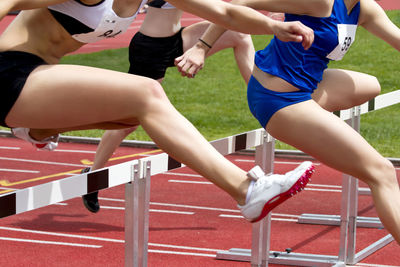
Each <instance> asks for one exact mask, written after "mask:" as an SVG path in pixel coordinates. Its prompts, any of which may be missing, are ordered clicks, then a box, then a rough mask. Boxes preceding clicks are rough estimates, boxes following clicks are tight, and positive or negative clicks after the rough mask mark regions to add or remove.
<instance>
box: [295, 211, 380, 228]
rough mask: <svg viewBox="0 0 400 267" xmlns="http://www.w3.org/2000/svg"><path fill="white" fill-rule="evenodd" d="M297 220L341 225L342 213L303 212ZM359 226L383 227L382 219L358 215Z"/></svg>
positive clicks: (299, 221)
mask: <svg viewBox="0 0 400 267" xmlns="http://www.w3.org/2000/svg"><path fill="white" fill-rule="evenodd" d="M297 222H298V223H303V224H320V225H340V215H326V214H310V213H303V214H301V215H300V217H299V219H298V221H297ZM357 227H364V228H378V229H383V225H382V223H381V221H380V220H379V218H375V217H362V216H358V217H357Z"/></svg>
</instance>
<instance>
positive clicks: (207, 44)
mask: <svg viewBox="0 0 400 267" xmlns="http://www.w3.org/2000/svg"><path fill="white" fill-rule="evenodd" d="M197 44H198V45H199V46H200V47H202V48H205V49H206V50H207V51H208V50H210V49H211V47H212V45H211V44H209V43H207V42H206V41H204V40H203V39H201V38H199V41H198V42H197Z"/></svg>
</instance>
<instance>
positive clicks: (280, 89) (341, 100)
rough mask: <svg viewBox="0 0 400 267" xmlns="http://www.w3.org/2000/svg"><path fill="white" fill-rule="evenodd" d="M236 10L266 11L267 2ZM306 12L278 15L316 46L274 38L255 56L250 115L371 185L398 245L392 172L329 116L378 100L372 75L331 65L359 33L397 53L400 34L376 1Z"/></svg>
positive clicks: (336, 2) (349, 0) (399, 219)
mask: <svg viewBox="0 0 400 267" xmlns="http://www.w3.org/2000/svg"><path fill="white" fill-rule="evenodd" d="M239 2H241V3H242V4H244V5H247V6H250V7H254V8H269V7H268V6H266V5H265V4H263V1H262V0H243V1H240V0H239ZM307 8H308V6H307V5H304V7H296V8H293V7H292V6H286V7H283V8H282V9H280V10H282V11H284V12H286V13H287V14H286V15H285V18H286V21H295V20H296V21H300V22H302V23H304V25H307V26H308V27H310V28H312V29H313V30H314V34H315V39H314V43H313V45H312V46H311V47H310V48H309V49H307V50H305V49H303V47H301V46H299V45H298V44H296V43H291V42H289V43H283V42H280V41H279V40H277V39H276V38H274V39H273V40H272V41H271V42H270V43H269V45H268V46H267V47H266V48H265V49H263V50H260V51H257V52H256V56H255V65H256V66H255V68H254V71H253V77H252V78H251V79H250V82H249V85H248V104H249V107H250V110H251V112H252V113H253V115H254V116H255V117H256V118H257V119H258V121H259V122H260V124H261V125H262V127H265V128H266V129H267V131H268V132H269V133H270V134H271V135H273V136H274V137H275V138H277V139H279V140H281V141H283V142H285V143H287V144H289V145H292V146H294V147H296V148H298V149H300V150H302V151H304V152H306V153H308V154H309V155H311V156H313V157H315V158H316V159H318V160H320V161H321V162H323V163H324V164H326V165H328V166H330V167H332V168H335V169H337V170H339V171H341V172H343V173H347V174H350V175H352V176H354V177H357V178H359V179H360V180H362V181H364V182H365V183H366V184H368V186H369V187H370V189H371V192H372V197H373V200H374V203H375V207H376V210H377V212H378V216H379V218H380V219H381V221H382V223H383V225H384V226H385V228H386V229H387V230H388V231H389V232H390V233H391V234H392V235H393V237H394V238H395V240H396V241H397V242H398V243H399V242H400V192H399V185H398V182H397V178H396V171H395V169H394V167H393V165H392V164H391V162H390V161H389V160H387V159H385V158H384V157H382V156H381V155H380V154H379V153H378V152H377V151H376V150H375V149H374V148H373V147H372V146H370V145H369V144H368V143H367V142H366V141H365V140H364V139H363V138H362V137H361V136H360V135H359V134H358V133H357V132H356V131H354V130H353V128H351V127H350V126H349V125H347V124H346V123H345V122H344V121H342V120H341V119H340V118H338V117H337V116H335V115H334V114H333V113H331V112H332V111H336V110H342V109H348V108H351V107H353V106H357V105H360V104H362V103H364V102H366V101H368V100H369V99H371V98H373V97H375V96H377V95H378V94H379V93H380V85H379V82H378V80H377V79H376V78H375V77H373V76H371V75H367V74H363V73H359V72H354V71H348V70H339V69H328V68H327V65H328V62H329V61H330V60H340V59H341V58H342V57H343V56H344V55H345V53H346V52H347V51H348V49H349V48H350V46H351V44H352V43H353V42H354V40H355V36H356V35H355V33H356V29H357V26H362V27H364V28H365V29H366V30H368V31H370V32H371V33H373V34H374V35H376V36H377V37H379V38H381V39H383V40H384V41H386V42H387V43H389V44H390V45H392V46H393V47H394V48H395V49H397V50H399V51H400V29H399V28H398V26H396V25H395V24H394V23H392V21H390V19H389V18H388V17H387V15H386V14H385V12H384V11H383V10H382V8H381V7H380V6H379V5H378V4H377V3H376V2H375V1H374V0H332V1H331V4H330V7H329V8H328V9H323V8H322V9H319V10H316V11H313V12H308V11H307ZM298 14H301V15H298ZM379 52H380V51H376V53H377V54H378V53H379ZM374 56H376V55H371V57H374Z"/></svg>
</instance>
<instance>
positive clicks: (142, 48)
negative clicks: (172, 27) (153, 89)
mask: <svg viewBox="0 0 400 267" xmlns="http://www.w3.org/2000/svg"><path fill="white" fill-rule="evenodd" d="M182 30H183V28H181V30H180V31H179V32H177V33H176V34H175V35H173V36H170V37H150V36H147V35H144V34H142V33H140V32H137V33H136V34H135V35H134V36H133V38H132V40H131V43H130V44H129V62H130V68H129V73H131V74H136V75H141V76H145V77H149V78H152V79H156V80H157V79H160V78H163V77H164V76H165V72H166V70H167V68H168V67H172V66H174V60H175V58H176V57H178V56H181V55H182V54H183V41H182Z"/></svg>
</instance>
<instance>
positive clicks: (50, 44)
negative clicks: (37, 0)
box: [0, 8, 83, 64]
mask: <svg viewBox="0 0 400 267" xmlns="http://www.w3.org/2000/svg"><path fill="white" fill-rule="evenodd" d="M43 25H46V30H45V31H44V30H42V27H43ZM82 45H83V44H82V43H80V42H78V41H76V40H74V39H73V38H72V37H71V35H70V34H69V33H68V32H66V31H65V29H64V28H63V27H62V26H61V25H60V24H59V23H57V21H56V20H55V19H54V17H53V16H52V15H51V14H50V12H49V11H48V9H47V8H41V9H34V10H24V11H21V12H20V13H19V14H18V16H17V17H16V18H15V19H14V20H13V22H12V23H11V24H10V25H9V28H8V30H7V31H5V32H4V33H3V34H2V35H1V37H0V51H7V50H14V51H24V52H29V53H32V54H35V55H37V56H39V57H41V58H43V60H45V61H46V62H47V63H50V64H54V63H58V62H59V60H60V58H61V57H62V56H64V55H65V54H67V53H70V52H72V51H75V50H77V49H78V48H80V47H81V46H82Z"/></svg>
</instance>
